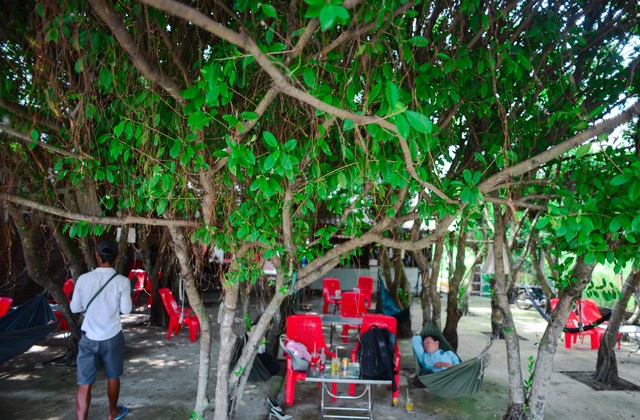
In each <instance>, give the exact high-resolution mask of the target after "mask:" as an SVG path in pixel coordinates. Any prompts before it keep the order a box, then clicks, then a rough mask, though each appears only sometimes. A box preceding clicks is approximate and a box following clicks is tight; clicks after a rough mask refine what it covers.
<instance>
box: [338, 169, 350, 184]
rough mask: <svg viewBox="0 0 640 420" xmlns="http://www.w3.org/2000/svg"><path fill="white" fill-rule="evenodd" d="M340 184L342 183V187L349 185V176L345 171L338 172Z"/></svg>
mask: <svg viewBox="0 0 640 420" xmlns="http://www.w3.org/2000/svg"><path fill="white" fill-rule="evenodd" d="M338 184H340V186H341V187H342V188H347V185H348V182H347V177H346V176H345V174H344V173H343V172H340V173H339V174H338Z"/></svg>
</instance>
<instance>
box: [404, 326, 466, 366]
mask: <svg viewBox="0 0 640 420" xmlns="http://www.w3.org/2000/svg"><path fill="white" fill-rule="evenodd" d="M411 345H412V346H413V351H414V353H415V355H416V358H417V359H418V363H420V367H421V369H420V375H425V374H427V373H434V372H441V371H443V370H445V369H448V368H450V367H451V366H454V365H457V364H459V363H460V358H459V357H458V356H457V355H456V354H455V353H454V352H452V351H442V350H440V342H439V341H438V339H437V338H436V337H434V336H433V335H427V336H426V337H425V338H424V340H422V337H420V336H419V335H414V336H413V338H412V339H411Z"/></svg>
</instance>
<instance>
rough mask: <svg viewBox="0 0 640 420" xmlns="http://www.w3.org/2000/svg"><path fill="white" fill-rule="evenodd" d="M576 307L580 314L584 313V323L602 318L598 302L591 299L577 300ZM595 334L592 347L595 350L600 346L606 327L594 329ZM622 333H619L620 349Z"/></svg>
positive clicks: (587, 323)
mask: <svg viewBox="0 0 640 420" xmlns="http://www.w3.org/2000/svg"><path fill="white" fill-rule="evenodd" d="M576 307H577V309H578V311H579V313H580V314H582V319H583V324H584V325H590V324H593V323H594V322H596V321H598V320H599V319H600V318H602V313H600V309H599V308H598V304H597V303H596V302H595V301H594V300H591V299H581V300H580V302H576ZM608 323H609V321H605V322H604V323H603V324H608ZM592 331H593V332H594V334H593V335H592V336H591V349H593V350H595V349H597V348H599V347H600V340H602V336H603V335H604V333H605V331H606V330H605V329H604V328H597V327H596V328H594V329H592ZM621 336H622V335H621V334H620V333H618V350H620V337H621Z"/></svg>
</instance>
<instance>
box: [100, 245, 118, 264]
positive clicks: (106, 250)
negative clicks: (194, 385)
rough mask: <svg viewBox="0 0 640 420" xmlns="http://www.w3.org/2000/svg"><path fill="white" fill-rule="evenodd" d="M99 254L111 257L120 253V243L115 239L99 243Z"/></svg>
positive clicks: (102, 256) (106, 257) (104, 257)
mask: <svg viewBox="0 0 640 420" xmlns="http://www.w3.org/2000/svg"><path fill="white" fill-rule="evenodd" d="M98 255H100V258H102V259H107V260H108V259H111V258H113V257H115V256H116V255H118V245H117V244H116V243H115V242H113V241H103V242H100V245H98Z"/></svg>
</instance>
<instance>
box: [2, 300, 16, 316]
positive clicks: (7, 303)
mask: <svg viewBox="0 0 640 420" xmlns="http://www.w3.org/2000/svg"><path fill="white" fill-rule="evenodd" d="M12 302H13V299H12V298H10V297H5V296H0V316H2V315H4V314H6V313H7V312H9V308H10V307H11V303H12Z"/></svg>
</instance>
